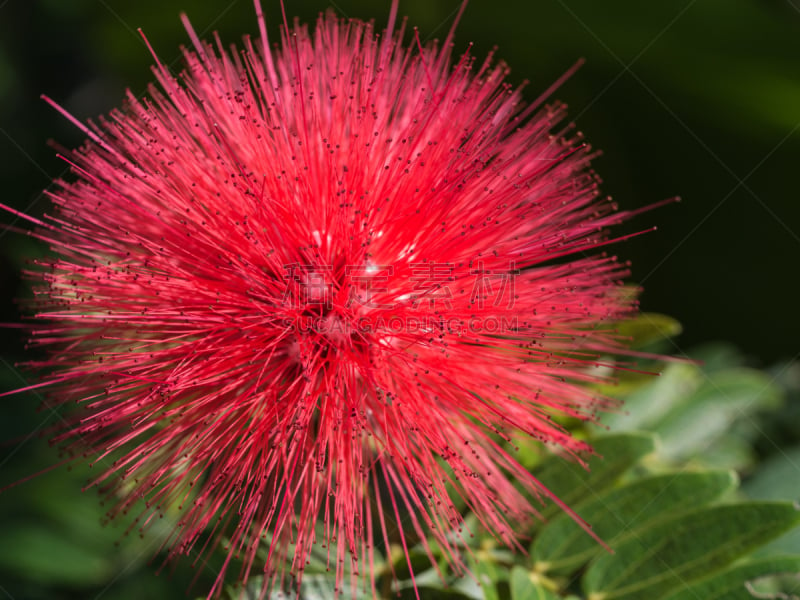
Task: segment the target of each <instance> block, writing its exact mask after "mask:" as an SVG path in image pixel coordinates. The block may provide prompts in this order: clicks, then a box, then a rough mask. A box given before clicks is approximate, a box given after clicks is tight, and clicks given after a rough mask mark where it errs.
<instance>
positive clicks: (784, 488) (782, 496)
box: [742, 446, 800, 500]
mask: <svg viewBox="0 0 800 600" xmlns="http://www.w3.org/2000/svg"><path fill="white" fill-rule="evenodd" d="M798 474H800V446H796V447H794V448H787V449H785V450H781V451H780V452H778V453H777V454H775V455H774V456H771V457H770V458H769V459H767V460H765V461H764V462H763V463H761V465H759V468H758V471H756V473H755V474H754V475H753V476H752V477H751V478H750V479H748V480H747V481H746V482H745V483H744V485H742V490H743V491H744V492H745V493H746V494H747V495H748V496H749V497H750V498H753V499H755V500H798V499H800V486H798V483H797V479H798Z"/></svg>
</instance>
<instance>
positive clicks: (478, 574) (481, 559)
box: [420, 552, 505, 600]
mask: <svg viewBox="0 0 800 600" xmlns="http://www.w3.org/2000/svg"><path fill="white" fill-rule="evenodd" d="M482 554H484V553H483V552H479V553H478V555H477V556H471V557H470V558H469V560H468V564H469V569H470V571H472V574H473V575H474V576H475V578H476V579H477V580H478V584H479V585H480V586H481V589H482V590H483V598H484V600H500V594H499V593H498V592H497V582H498V581H499V580H500V579H501V577H502V575H505V571H504V572H503V573H502V574H501V572H500V571H501V570H500V567H498V566H497V564H496V563H494V562H492V561H491V560H487V559H488V558H490V557H489V556H483V555H482ZM420 598H424V596H420Z"/></svg>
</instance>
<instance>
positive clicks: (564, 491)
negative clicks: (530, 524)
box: [533, 432, 655, 518]
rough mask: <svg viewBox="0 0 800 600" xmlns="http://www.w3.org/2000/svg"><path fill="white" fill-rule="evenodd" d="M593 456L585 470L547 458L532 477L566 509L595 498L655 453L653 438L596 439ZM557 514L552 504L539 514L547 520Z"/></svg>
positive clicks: (563, 460) (640, 435)
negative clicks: (643, 459)
mask: <svg viewBox="0 0 800 600" xmlns="http://www.w3.org/2000/svg"><path fill="white" fill-rule="evenodd" d="M592 445H593V447H594V450H595V452H596V455H595V456H592V457H591V458H589V460H588V461H587V465H588V468H589V470H588V471H587V470H586V469H584V468H583V467H582V466H581V465H579V464H577V463H576V462H575V461H574V460H570V459H569V458H562V457H560V456H550V457H548V458H547V459H546V460H544V461H543V462H542V464H541V465H540V466H539V468H537V469H535V470H534V471H533V475H534V476H535V477H536V478H537V479H538V480H539V481H540V482H541V484H542V485H543V486H545V487H546V488H547V489H548V490H550V492H552V493H553V494H554V495H555V496H556V497H557V498H560V499H561V500H562V501H563V502H564V503H565V504H566V505H567V506H571V507H573V508H574V507H576V506H577V505H578V504H579V502H580V501H585V500H587V499H592V498H595V497H597V496H598V495H599V494H600V493H601V492H602V491H603V490H605V489H606V488H607V487H609V486H610V485H611V484H613V483H614V481H616V480H617V479H618V478H619V477H620V476H621V475H622V474H623V473H625V471H627V470H628V469H630V468H631V467H632V466H633V465H635V464H636V463H637V462H638V461H639V459H641V458H642V457H643V456H645V455H647V454H649V453H650V452H652V451H653V450H654V449H655V438H654V437H653V436H652V435H650V434H648V433H641V432H635V433H622V434H615V435H605V436H600V437H597V438H596V440H595V441H594V442H593V444H592ZM557 511H558V507H557V506H556V505H554V504H551V505H548V506H547V507H545V508H544V509H543V510H542V511H541V512H542V516H543V517H545V518H547V517H549V516H551V515H553V514H555V513H556V512H557Z"/></svg>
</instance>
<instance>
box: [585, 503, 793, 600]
mask: <svg viewBox="0 0 800 600" xmlns="http://www.w3.org/2000/svg"><path fill="white" fill-rule="evenodd" d="M798 522H800V511H798V510H797V508H796V507H795V506H794V505H792V504H788V503H768V502H750V503H737V504H729V505H724V506H715V507H710V508H703V509H700V510H697V511H692V512H690V513H686V514H684V515H681V516H679V517H677V518H674V519H668V520H666V521H659V522H658V523H656V524H654V525H653V526H651V527H648V528H645V529H643V530H642V531H638V532H637V533H636V535H634V536H630V537H628V538H627V539H625V540H624V541H623V542H621V543H620V544H619V545H616V546H615V548H614V550H615V551H616V554H614V555H609V554H605V555H601V556H600V557H599V558H597V559H596V560H595V561H594V562H593V563H592V564H591V565H590V566H589V569H588V571H587V572H586V575H585V576H584V578H583V589H584V590H585V592H586V594H587V595H588V596H589V600H611V599H614V600H623V599H624V600H637V599H639V598H656V597H658V596H660V595H661V594H665V593H667V592H669V591H671V590H673V589H675V588H678V587H680V586H681V585H684V584H685V583H687V582H691V581H693V580H695V579H697V578H700V577H703V576H705V575H707V574H708V573H713V572H715V571H717V570H719V569H722V568H723V567H725V566H726V565H728V564H729V563H730V562H731V561H733V560H735V559H736V558H738V557H739V556H742V555H743V554H746V553H747V552H749V551H751V550H752V549H753V548H756V547H758V546H760V545H761V544H763V543H764V542H766V541H767V540H769V539H771V538H773V537H775V536H776V535H779V534H780V533H782V532H784V531H786V530H787V529H789V528H790V527H792V526H793V525H795V524H797V523H798Z"/></svg>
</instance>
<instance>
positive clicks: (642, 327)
mask: <svg viewBox="0 0 800 600" xmlns="http://www.w3.org/2000/svg"><path fill="white" fill-rule="evenodd" d="M616 329H617V331H618V332H619V334H620V335H621V336H624V337H628V338H630V340H631V342H630V346H631V348H642V347H644V346H648V345H650V344H652V343H653V342H657V341H659V340H663V339H667V338H671V337H675V336H676V335H678V334H680V332H681V331H682V330H683V328H682V327H681V324H680V323H679V322H678V321H677V320H676V319H673V318H672V317H668V316H667V315H662V314H658V313H639V315H637V317H636V318H635V319H630V320H628V321H622V322H621V323H619V324H618V325H617V327H616Z"/></svg>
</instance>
